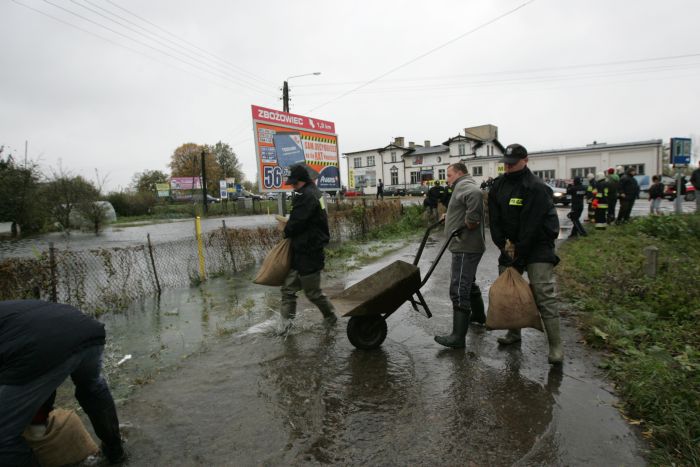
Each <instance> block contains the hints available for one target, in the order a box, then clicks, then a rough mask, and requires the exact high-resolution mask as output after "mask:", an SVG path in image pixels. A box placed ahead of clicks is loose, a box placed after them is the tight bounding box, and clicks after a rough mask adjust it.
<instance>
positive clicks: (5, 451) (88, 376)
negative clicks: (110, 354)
mask: <svg viewBox="0 0 700 467" xmlns="http://www.w3.org/2000/svg"><path fill="white" fill-rule="evenodd" d="M66 332H69V331H66ZM102 350H103V347H102V346H92V347H88V348H86V349H84V350H82V351H80V352H77V353H75V354H73V355H71V356H70V357H69V358H68V359H66V360H65V361H64V362H63V363H61V364H60V365H58V366H56V367H54V368H52V369H50V370H49V371H48V372H46V373H44V374H43V375H41V376H39V377H38V378H35V379H33V380H32V381H30V382H28V383H25V384H21V385H0V465H3V466H5V465H7V466H14V465H27V464H29V462H30V460H31V458H32V454H31V450H30V449H29V446H27V443H25V441H24V438H22V432H23V431H24V430H25V428H27V427H28V426H29V423H30V422H31V421H32V418H33V417H34V414H35V413H36V412H37V410H39V408H40V407H41V406H42V404H43V403H44V402H45V401H46V400H47V399H48V398H49V397H50V396H51V394H52V393H53V392H54V391H55V390H56V388H57V387H58V386H60V385H61V383H63V381H64V380H65V379H66V378H67V377H68V376H69V375H70V377H71V379H72V380H73V383H74V384H75V398H76V399H78V402H79V403H80V406H81V407H82V408H83V410H84V411H85V413H86V414H88V415H91V414H95V413H98V412H100V411H101V410H103V409H106V408H110V407H113V406H114V400H113V399H112V394H111V393H110V392H109V387H108V386H107V382H106V381H105V379H104V378H103V377H102V373H101V368H102Z"/></svg>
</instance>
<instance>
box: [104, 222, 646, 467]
mask: <svg viewBox="0 0 700 467" xmlns="http://www.w3.org/2000/svg"><path fill="white" fill-rule="evenodd" d="M436 239H437V240H438V242H431V243H430V244H429V245H428V247H427V248H426V251H425V253H424V255H423V259H422V260H421V263H420V267H421V270H422V271H427V269H428V267H429V265H430V262H431V261H432V259H433V258H434V255H435V254H436V252H437V249H438V248H439V246H440V245H439V241H441V237H439V236H436ZM416 249H417V245H410V246H408V247H405V248H403V249H401V250H399V251H397V252H395V253H393V254H391V255H388V256H387V257H385V258H383V259H381V260H378V261H376V262H375V263H372V264H370V265H368V266H365V267H363V268H360V269H355V270H352V271H350V272H347V273H346V272H343V271H342V270H337V271H332V272H331V274H328V275H327V277H326V281H325V291H326V292H327V293H328V294H329V295H331V296H332V295H333V294H334V293H337V292H339V291H341V290H343V289H344V288H346V287H347V286H349V285H351V284H352V283H355V282H357V281H358V280H360V279H362V278H364V277H366V276H367V275H369V274H372V273H373V272H375V271H377V270H378V269H380V268H381V267H383V266H385V265H387V264H390V263H391V262H392V261H394V260H396V259H402V260H404V261H408V262H411V261H412V258H413V254H414V253H415V251H416ZM497 254H498V252H497V251H496V250H495V248H494V247H493V245H491V244H490V242H489V250H488V251H487V253H486V254H485V256H484V258H483V259H482V262H481V266H480V269H479V272H478V273H477V282H478V283H479V285H480V286H481V287H482V291H483V292H484V295H485V297H484V298H485V300H487V298H488V297H487V296H486V291H487V290H488V286H489V285H490V284H491V283H492V282H493V280H494V279H495V277H496V258H497ZM245 276H246V274H243V275H242V276H241V277H240V278H238V279H233V280H223V279H219V280H217V281H211V282H210V283H208V284H207V285H206V286H205V287H203V288H202V289H201V290H199V289H191V290H189V291H186V292H185V291H181V292H173V295H171V296H168V295H164V296H163V297H162V298H161V301H160V305H158V304H157V303H153V302H148V301H144V302H142V303H141V304H137V305H135V307H134V308H133V309H132V310H130V312H129V313H126V314H124V315H120V316H106V317H105V318H104V320H105V322H106V323H107V329H108V338H109V342H110V347H109V349H108V353H109V354H110V357H109V359H108V360H109V361H118V360H119V359H121V358H122V357H123V356H124V354H132V356H133V358H132V359H131V360H128V361H127V362H125V363H123V364H122V365H121V366H118V367H117V366H115V365H114V364H110V365H108V373H109V374H110V376H111V384H112V385H113V386H114V387H115V392H116V393H117V397H118V399H120V401H119V413H120V418H121V422H122V424H123V425H124V426H123V431H124V434H125V436H126V438H127V447H128V449H129V451H130V453H131V458H130V461H129V463H128V464H129V465H134V466H140V465H144V466H146V465H149V466H150V465H319V464H342V465H514V464H515V465H616V466H617V465H635V466H636V465H644V464H645V460H644V458H643V452H644V448H645V446H644V443H643V442H642V441H641V438H640V437H639V434H638V433H637V432H636V431H635V429H634V428H633V427H630V426H628V425H627V424H626V423H625V422H624V421H623V419H622V418H621V416H620V415H619V413H618V412H617V410H616V409H615V408H614V404H615V403H616V399H615V397H614V396H613V395H612V394H611V392H612V389H611V387H610V385H609V384H608V383H607V382H606V381H605V380H604V379H603V377H602V374H601V372H600V371H598V370H597V368H596V361H597V357H596V356H595V355H594V354H592V353H590V352H589V351H588V350H587V349H586V348H585V347H584V346H583V345H582V344H581V343H580V336H579V334H578V332H577V330H576V328H575V326H574V323H573V321H572V320H571V319H570V318H568V317H567V315H568V311H567V310H566V309H564V316H565V318H564V320H563V331H562V332H563V338H564V341H565V354H566V359H565V364H564V366H563V371H556V370H555V371H552V370H550V366H549V365H548V364H547V345H546V340H545V337H544V335H543V334H542V333H541V332H539V331H535V330H525V331H524V333H523V342H522V343H521V344H518V345H515V346H511V347H510V348H499V346H498V345H497V343H496V337H497V336H498V335H500V334H501V333H502V332H498V331H496V332H487V331H485V330H483V329H482V328H474V329H470V331H469V334H468V338H467V339H468V344H467V348H466V349H463V350H450V349H445V348H442V347H441V346H439V345H438V344H436V343H435V342H434V341H433V336H434V335H436V334H443V333H446V332H448V330H449V329H450V326H451V307H450V305H449V299H448V293H447V284H448V278H449V261H448V260H447V259H443V260H442V261H441V262H440V263H439V266H438V267H437V269H436V271H435V273H434V274H433V276H432V278H431V279H430V281H429V282H428V284H427V285H426V286H425V287H424V289H423V290H422V292H423V294H424V296H425V298H426V301H427V303H428V304H429V305H430V307H431V310H432V312H433V313H434V317H433V318H432V319H427V318H426V317H425V316H423V315H421V314H419V313H416V312H414V311H413V310H412V309H411V308H410V306H407V305H404V306H402V307H401V308H400V309H399V310H398V311H397V312H396V313H394V314H393V315H392V316H391V317H390V318H389V319H388V325H389V334H388V337H387V340H386V341H385V342H384V344H383V345H382V347H381V348H380V349H379V350H376V351H360V350H357V349H355V348H354V347H352V345H351V344H350V343H349V342H348V340H347V337H346V335H345V326H346V323H347V321H346V319H341V320H339V322H338V323H337V325H336V326H335V327H332V328H330V329H329V328H326V327H324V326H323V324H322V322H321V315H320V313H319V312H318V311H317V310H316V309H315V308H314V307H313V306H312V305H311V304H310V303H309V302H307V301H306V300H305V299H300V312H299V314H298V316H297V319H296V324H295V326H294V327H293V328H292V331H290V333H289V334H287V335H286V336H282V337H281V336H277V335H276V334H275V333H274V332H273V327H274V326H273V325H274V323H275V320H274V316H275V309H276V307H277V300H278V296H277V294H278V290H277V289H276V288H269V287H261V286H254V285H251V284H250V283H249V282H248V280H249V279H248V278H247V277H245ZM178 294H179V295H178ZM168 303H170V304H168Z"/></svg>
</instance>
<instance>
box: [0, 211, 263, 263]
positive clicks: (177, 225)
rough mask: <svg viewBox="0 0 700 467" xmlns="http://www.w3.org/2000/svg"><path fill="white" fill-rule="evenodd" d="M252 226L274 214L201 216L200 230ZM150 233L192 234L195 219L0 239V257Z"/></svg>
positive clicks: (137, 240) (133, 241)
mask: <svg viewBox="0 0 700 467" xmlns="http://www.w3.org/2000/svg"><path fill="white" fill-rule="evenodd" d="M222 221H225V222H226V227H227V228H232V229H240V228H255V227H264V226H270V225H274V224H275V222H276V221H275V217H274V215H267V214H256V215H250V216H232V217H217V218H206V219H202V232H210V231H213V230H216V229H220V228H221V227H222ZM148 234H151V242H153V243H162V242H169V241H175V240H182V239H185V238H191V237H194V235H195V231H194V219H177V220H172V221H169V222H162V223H159V224H143V225H131V226H123V225H108V226H107V227H105V229H104V230H103V231H102V232H100V234H99V235H95V234H94V233H90V232H80V231H71V232H70V234H65V233H62V232H52V233H49V234H44V235H37V236H33V237H28V238H22V239H19V240H3V241H0V259H2V258H4V257H11V256H28V255H32V254H34V253H36V252H43V251H48V249H49V243H50V242H53V243H54V245H55V246H56V247H57V248H61V249H68V248H70V249H73V250H89V249H93V248H116V247H125V246H131V245H143V244H145V243H146V237H147V235H148Z"/></svg>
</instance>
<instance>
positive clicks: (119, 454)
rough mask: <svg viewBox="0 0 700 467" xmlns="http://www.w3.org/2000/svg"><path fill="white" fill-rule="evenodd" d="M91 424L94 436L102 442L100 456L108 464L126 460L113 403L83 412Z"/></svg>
mask: <svg viewBox="0 0 700 467" xmlns="http://www.w3.org/2000/svg"><path fill="white" fill-rule="evenodd" d="M85 413H87V416H88V417H89V418H90V422H92V428H93V429H94V430H95V434H96V435H97V437H98V438H100V440H101V441H102V454H104V456H105V458H106V459H107V461H108V462H109V463H110V464H119V463H121V462H124V460H126V453H125V452H124V446H123V445H122V437H121V434H120V433H119V418H117V408H116V407H115V406H114V403H112V405H111V406H110V407H106V408H103V409H100V410H96V411H92V410H91V411H90V412H88V411H85Z"/></svg>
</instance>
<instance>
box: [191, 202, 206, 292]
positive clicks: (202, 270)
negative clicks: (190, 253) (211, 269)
mask: <svg viewBox="0 0 700 467" xmlns="http://www.w3.org/2000/svg"><path fill="white" fill-rule="evenodd" d="M194 230H195V233H196V234H197V256H199V280H201V281H205V280H207V270H206V267H205V265H204V244H203V242H202V220H201V218H200V217H199V216H197V217H195V218H194Z"/></svg>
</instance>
